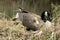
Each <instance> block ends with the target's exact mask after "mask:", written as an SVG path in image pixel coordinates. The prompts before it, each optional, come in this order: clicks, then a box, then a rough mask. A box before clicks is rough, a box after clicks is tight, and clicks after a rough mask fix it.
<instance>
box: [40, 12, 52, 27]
mask: <svg viewBox="0 0 60 40" xmlns="http://www.w3.org/2000/svg"><path fill="white" fill-rule="evenodd" d="M41 19H42V20H43V21H44V22H45V24H46V27H50V26H51V21H52V13H50V12H48V11H44V12H43V13H42V14H41Z"/></svg>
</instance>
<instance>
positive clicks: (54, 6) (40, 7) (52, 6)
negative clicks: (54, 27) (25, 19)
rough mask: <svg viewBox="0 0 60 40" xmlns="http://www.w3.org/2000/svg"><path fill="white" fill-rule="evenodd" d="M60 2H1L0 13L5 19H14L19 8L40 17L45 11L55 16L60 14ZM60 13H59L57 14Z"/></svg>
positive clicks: (35, 0)
mask: <svg viewBox="0 0 60 40" xmlns="http://www.w3.org/2000/svg"><path fill="white" fill-rule="evenodd" d="M59 5H60V0H0V13H3V15H4V17H5V18H9V17H10V18H12V17H13V16H14V15H15V14H16V10H18V9H19V7H21V8H23V9H24V10H26V11H29V12H33V13H36V14H38V15H40V14H41V13H42V12H43V11H44V10H48V11H50V12H51V13H53V14H54V17H56V14H57V13H58V14H59V13H60V11H59V10H60V6H59ZM57 11H58V12H57Z"/></svg>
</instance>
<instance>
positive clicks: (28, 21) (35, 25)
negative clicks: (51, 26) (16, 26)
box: [15, 12, 43, 31]
mask: <svg viewBox="0 0 60 40" xmlns="http://www.w3.org/2000/svg"><path fill="white" fill-rule="evenodd" d="M15 19H17V20H20V21H22V24H23V25H24V26H26V29H27V30H33V31H36V30H38V29H39V27H41V26H42V25H43V21H42V20H41V17H40V16H39V15H37V14H34V13H31V12H28V13H26V12H21V13H17V14H16V18H15Z"/></svg>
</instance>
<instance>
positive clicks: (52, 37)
mask: <svg viewBox="0 0 60 40" xmlns="http://www.w3.org/2000/svg"><path fill="white" fill-rule="evenodd" d="M14 23H15V22H14V21H7V20H4V21H2V20H0V40H56V33H57V32H58V31H56V30H57V29H56V27H54V26H52V27H49V28H48V29H46V28H45V25H43V26H42V28H40V30H37V31H26V28H25V27H24V26H23V25H22V23H21V22H20V23H19V24H18V25H16V24H14ZM55 29H56V30H55ZM59 33H60V31H59V32H58V33H57V34H59ZM59 35H60V34H59ZM59 35H58V36H57V37H59Z"/></svg>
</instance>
